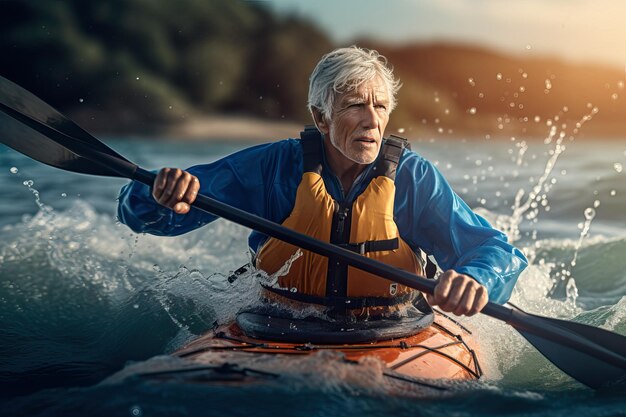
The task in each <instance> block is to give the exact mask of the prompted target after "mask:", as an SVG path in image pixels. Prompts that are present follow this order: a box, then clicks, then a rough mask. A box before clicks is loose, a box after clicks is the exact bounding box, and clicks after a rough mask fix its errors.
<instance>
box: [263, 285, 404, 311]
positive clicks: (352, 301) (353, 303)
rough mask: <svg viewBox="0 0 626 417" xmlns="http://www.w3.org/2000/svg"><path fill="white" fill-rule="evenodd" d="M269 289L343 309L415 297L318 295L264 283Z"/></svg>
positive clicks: (293, 298)
mask: <svg viewBox="0 0 626 417" xmlns="http://www.w3.org/2000/svg"><path fill="white" fill-rule="evenodd" d="M262 287H263V288H265V289H266V290H268V291H271V292H273V293H274V294H278V295H280V296H283V297H285V298H288V299H290V300H294V301H299V302H302V303H313V304H319V305H323V306H326V307H340V308H343V309H349V310H352V309H356V308H365V307H389V306H395V305H399V304H404V303H407V302H409V301H411V300H412V299H413V297H414V296H415V294H413V293H409V294H404V295H399V296H396V297H340V296H332V297H318V296H315V295H309V294H303V293H299V292H291V291H289V290H285V289H282V288H275V287H269V286H265V285H262Z"/></svg>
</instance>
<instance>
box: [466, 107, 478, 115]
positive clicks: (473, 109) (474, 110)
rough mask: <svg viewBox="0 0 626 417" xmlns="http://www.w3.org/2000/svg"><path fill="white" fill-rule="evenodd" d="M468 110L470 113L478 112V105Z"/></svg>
mask: <svg viewBox="0 0 626 417" xmlns="http://www.w3.org/2000/svg"><path fill="white" fill-rule="evenodd" d="M467 112H468V113H469V114H476V107H470V108H469V109H468V110H467Z"/></svg>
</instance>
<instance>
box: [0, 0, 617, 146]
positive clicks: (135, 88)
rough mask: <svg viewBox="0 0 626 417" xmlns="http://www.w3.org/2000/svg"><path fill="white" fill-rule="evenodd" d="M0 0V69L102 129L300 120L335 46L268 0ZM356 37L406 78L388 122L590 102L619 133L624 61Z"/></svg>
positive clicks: (504, 116) (421, 128)
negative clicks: (616, 64)
mask: <svg viewBox="0 0 626 417" xmlns="http://www.w3.org/2000/svg"><path fill="white" fill-rule="evenodd" d="M0 9H1V13H0V35H1V36H0V53H2V57H3V59H2V60H0V75H2V76H4V77H6V78H9V79H11V80H13V81H15V82H17V83H18V84H20V85H22V86H24V87H25V88H27V89H29V90H31V91H33V92H34V93H35V94H37V95H39V96H41V97H42V98H45V99H46V101H48V102H50V103H51V104H53V105H54V106H56V107H58V108H59V109H61V110H63V111H65V112H68V113H69V114H70V115H73V116H75V117H77V118H78V119H79V121H80V122H82V123H83V124H85V125H86V127H88V128H89V127H93V128H96V129H97V130H107V131H110V132H114V131H118V132H119V131H125V132H129V131H145V130H146V129H147V128H149V127H151V126H163V125H167V124H173V123H174V124H175V123H180V122H184V121H185V120H188V119H190V118H193V117H196V116H198V115H202V114H233V113H236V114H240V115H250V116H255V117H261V118H268V119H280V120H291V121H297V122H301V123H304V122H307V121H308V120H309V116H308V112H307V109H306V95H307V90H308V77H309V74H310V73H311V70H312V69H313V67H314V65H315V63H316V62H317V61H318V60H319V58H320V57H321V56H322V55H323V54H324V53H326V52H328V51H330V50H331V49H332V48H333V47H335V46H337V45H334V44H333V42H332V41H331V40H330V38H329V37H328V36H327V35H326V34H325V33H323V31H322V30H321V29H319V28H317V27H315V26H314V25H313V24H312V23H310V22H308V21H306V20H304V19H303V18H301V17H295V16H278V15H275V14H274V13H272V11H271V10H269V9H268V8H267V7H266V6H264V5H263V3H262V2H250V1H235V0H212V1H206V0H178V1H175V2H173V1H167V0H110V1H106V2H95V1H84V0H62V1H55V2H42V1H35V0H21V1H4V2H2V3H1V4H0ZM416 20H419V16H417V17H416ZM354 43H355V44H358V45H360V46H364V47H373V48H376V49H378V50H379V51H381V53H383V54H385V55H386V56H387V57H388V58H389V61H390V62H391V63H392V64H393V66H394V68H395V71H396V75H397V76H398V77H399V78H400V79H401V81H402V83H403V87H402V89H401V90H400V93H399V107H398V109H397V110H396V112H395V113H394V116H393V118H392V125H391V126H390V127H391V128H393V129H399V130H400V131H413V132H414V134H417V132H428V134H443V135H459V134H468V135H478V134H492V133H493V134H495V135H503V136H506V135H509V134H513V133H512V132H518V133H521V134H528V135H542V134H544V133H545V132H546V124H552V125H555V126H559V127H562V125H563V124H566V125H567V126H566V129H567V130H568V132H574V133H576V132H575V130H577V128H576V123H577V122H580V121H581V120H582V121H585V117H586V116H587V115H592V116H593V117H594V119H595V120H594V123H593V124H590V125H593V126H595V127H594V128H592V129H591V131H592V132H594V134H596V135H598V134H599V135H605V136H620V135H621V136H622V137H623V135H622V134H621V132H623V131H624V130H623V128H624V127H626V121H624V120H623V119H624V117H623V115H624V114H626V105H625V102H626V96H624V95H625V94H626V90H625V88H624V78H625V77H624V72H623V71H622V70H620V69H617V68H611V67H606V66H601V65H594V64H574V63H567V62H562V61H559V60H557V59H554V58H549V57H535V56H531V55H526V56H508V55H504V54H501V53H496V52H493V51H489V50H485V49H482V48H479V47H473V46H462V45H452V44H427V45H424V44H409V45H402V46H398V45H388V44H380V43H378V42H376V40H367V39H363V40H355V42H354ZM594 109H599V112H597V113H598V114H595V113H596V110H594ZM585 130H589V129H588V127H587V126H585Z"/></svg>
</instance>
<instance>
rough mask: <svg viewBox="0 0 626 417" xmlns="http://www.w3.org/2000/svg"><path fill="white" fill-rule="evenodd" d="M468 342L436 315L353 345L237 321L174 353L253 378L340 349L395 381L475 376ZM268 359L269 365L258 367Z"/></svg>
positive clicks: (476, 365) (450, 323)
mask: <svg viewBox="0 0 626 417" xmlns="http://www.w3.org/2000/svg"><path fill="white" fill-rule="evenodd" d="M468 343H470V344H471V340H470V333H469V331H468V330H467V329H465V328H463V327H462V326H460V325H459V324H458V323H456V322H455V321H453V320H452V319H450V318H449V317H447V316H445V315H442V314H440V313H438V314H436V317H435V321H434V323H433V324H432V325H431V326H430V327H427V328H426V329H423V330H422V331H420V332H419V333H417V334H415V335H412V336H409V337H403V338H398V339H391V340H384V341H376V342H367V343H357V344H313V343H289V342H276V341H270V340H262V339H257V338H252V337H248V336H246V335H245V334H244V333H243V331H242V329H241V328H240V327H239V326H238V325H237V323H232V324H230V325H226V326H221V327H219V328H217V329H215V330H214V331H211V332H209V333H207V334H205V335H203V336H201V337H200V338H198V339H196V340H194V341H192V342H191V343H189V344H188V345H187V346H185V347H183V348H182V349H180V350H178V351H176V352H175V353H174V354H173V355H174V356H176V357H179V358H184V359H185V360H188V361H190V362H192V363H194V364H195V365H199V366H204V367H206V368H205V369H211V370H213V371H214V372H218V373H219V372H223V373H229V372H227V371H232V372H230V373H231V376H232V375H237V374H238V373H239V374H246V375H247V376H251V375H252V376H256V377H258V376H268V375H271V374H272V371H274V370H276V371H278V373H277V374H276V376H279V375H280V370H278V369H276V367H275V366H276V363H277V362H278V363H283V364H285V367H297V366H299V365H298V363H297V361H295V360H296V359H298V358H302V356H306V355H312V354H315V353H319V352H324V351H331V352H335V353H339V354H340V355H341V356H342V358H343V360H344V361H346V362H352V363H362V362H363V361H366V360H371V359H377V360H378V361H380V362H381V363H382V364H383V365H384V366H383V373H384V374H385V375H386V376H392V377H395V378H396V379H398V378H399V379H402V378H407V380H423V379H427V380H430V379H446V380H475V379H478V378H480V376H481V375H482V371H481V368H480V365H479V362H478V358H477V355H476V353H475V351H474V350H473V349H472V348H471V347H470V345H469V344H468ZM269 358H272V361H271V362H272V363H273V365H272V366H273V367H270V369H263V367H262V366H261V367H259V365H262V364H263V361H267V360H268V359H269ZM277 360H278V361H277ZM250 364H252V365H250ZM255 373H256V374H255ZM264 374H265V375H264ZM235 379H237V378H235Z"/></svg>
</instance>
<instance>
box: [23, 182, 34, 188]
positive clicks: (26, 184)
mask: <svg viewBox="0 0 626 417" xmlns="http://www.w3.org/2000/svg"><path fill="white" fill-rule="evenodd" d="M34 183H35V182H34V181H33V180H27V181H24V182H23V183H22V184H24V185H25V186H27V187H32V186H33V184H34Z"/></svg>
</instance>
